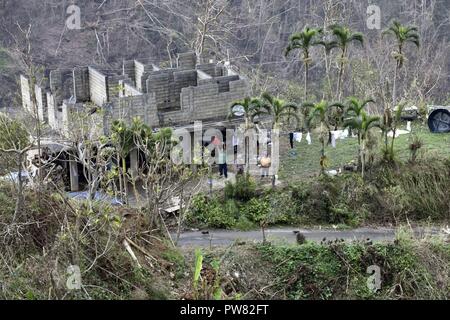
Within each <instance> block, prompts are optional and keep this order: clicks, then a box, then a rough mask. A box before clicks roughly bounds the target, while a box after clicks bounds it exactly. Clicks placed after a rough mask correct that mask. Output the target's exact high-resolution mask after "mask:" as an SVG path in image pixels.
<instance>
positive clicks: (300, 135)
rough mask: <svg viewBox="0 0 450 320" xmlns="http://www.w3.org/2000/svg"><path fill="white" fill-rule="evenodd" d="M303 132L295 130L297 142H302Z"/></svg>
mask: <svg viewBox="0 0 450 320" xmlns="http://www.w3.org/2000/svg"><path fill="white" fill-rule="evenodd" d="M302 138H303V133H301V132H294V141H296V142H302Z"/></svg>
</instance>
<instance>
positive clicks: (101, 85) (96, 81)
mask: <svg viewBox="0 0 450 320" xmlns="http://www.w3.org/2000/svg"><path fill="white" fill-rule="evenodd" d="M89 95H90V100H91V101H92V102H94V103H95V104H96V105H98V106H102V105H103V104H104V103H105V102H107V101H108V81H107V76H106V75H104V74H103V73H101V72H100V71H98V70H96V69H94V68H92V67H89Z"/></svg>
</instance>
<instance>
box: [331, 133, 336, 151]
mask: <svg viewBox="0 0 450 320" xmlns="http://www.w3.org/2000/svg"><path fill="white" fill-rule="evenodd" d="M331 146H332V147H333V148H336V133H335V132H333V131H332V132H331Z"/></svg>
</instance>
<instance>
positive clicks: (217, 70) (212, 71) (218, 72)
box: [197, 63, 225, 77]
mask: <svg viewBox="0 0 450 320" xmlns="http://www.w3.org/2000/svg"><path fill="white" fill-rule="evenodd" d="M197 70H201V71H203V72H204V73H206V74H208V75H210V76H211V77H222V76H224V75H225V74H224V70H223V68H222V67H220V66H218V65H217V64H216V63H207V64H199V65H197Z"/></svg>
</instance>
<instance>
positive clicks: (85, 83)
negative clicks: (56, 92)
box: [73, 67, 90, 102]
mask: <svg viewBox="0 0 450 320" xmlns="http://www.w3.org/2000/svg"><path fill="white" fill-rule="evenodd" d="M73 85H74V96H75V101H76V102H87V101H89V99H90V89H89V68H88V67H77V68H74V69H73Z"/></svg>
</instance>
